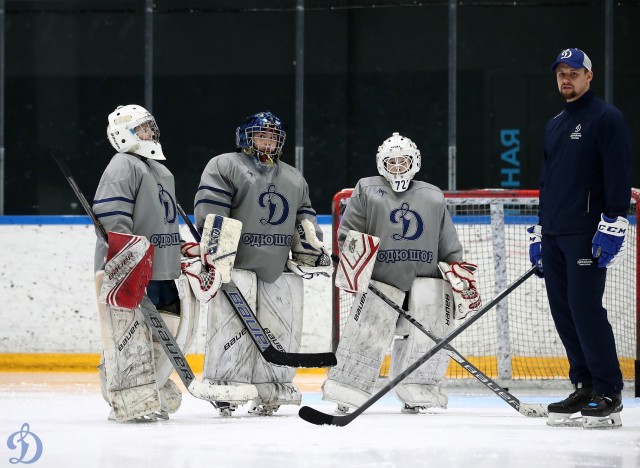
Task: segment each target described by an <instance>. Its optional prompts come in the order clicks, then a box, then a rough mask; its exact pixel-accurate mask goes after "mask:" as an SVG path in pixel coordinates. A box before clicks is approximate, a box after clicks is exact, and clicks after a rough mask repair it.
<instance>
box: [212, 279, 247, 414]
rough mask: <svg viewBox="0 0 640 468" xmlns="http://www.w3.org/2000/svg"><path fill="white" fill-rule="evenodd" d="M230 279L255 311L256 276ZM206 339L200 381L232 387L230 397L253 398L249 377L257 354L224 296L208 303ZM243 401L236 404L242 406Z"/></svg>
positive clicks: (219, 296) (243, 327)
mask: <svg viewBox="0 0 640 468" xmlns="http://www.w3.org/2000/svg"><path fill="white" fill-rule="evenodd" d="M231 278H232V279H233V282H234V283H235V284H236V286H237V287H238V289H239V290H240V292H241V293H242V294H243V296H244V298H245V299H246V300H247V304H249V305H250V306H251V308H252V309H253V310H255V309H256V302H257V301H256V295H257V289H258V287H257V282H258V280H257V278H256V274H255V273H253V272H252V271H246V270H238V269H234V270H233V272H232V273H231ZM206 335H207V336H206V342H205V356H204V368H203V372H202V377H203V380H204V381H205V382H207V383H211V384H216V385H233V386H235V387H237V388H235V389H234V393H237V394H239V395H240V394H247V395H255V394H256V389H255V386H254V385H253V384H251V376H252V375H253V368H254V365H255V359H256V354H257V353H258V351H257V349H256V346H255V344H254V343H253V341H252V339H251V336H249V334H248V332H247V329H246V328H245V326H244V324H243V323H242V321H241V320H240V319H239V318H238V316H237V315H236V313H235V312H234V310H233V308H232V307H231V304H230V303H229V301H228V300H227V298H226V297H225V296H224V294H218V295H217V296H216V297H215V298H213V300H212V301H211V302H209V305H208V310H207V334H206ZM243 389H244V390H246V391H242V390H243ZM235 390H238V392H236V391H235ZM247 401H249V400H248V399H247V400H244V401H237V403H238V404H244V403H246V402H247Z"/></svg>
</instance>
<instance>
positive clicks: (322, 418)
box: [298, 266, 536, 426]
mask: <svg viewBox="0 0 640 468" xmlns="http://www.w3.org/2000/svg"><path fill="white" fill-rule="evenodd" d="M535 271H536V267H535V266H534V267H532V268H531V269H530V270H528V271H527V272H526V273H525V274H523V275H522V276H521V277H520V278H518V279H517V280H515V281H514V282H513V283H512V284H511V285H509V286H508V287H507V288H506V289H505V290H504V291H502V292H501V293H500V294H498V295H497V296H496V297H495V298H493V299H492V300H491V302H489V303H488V304H487V305H486V306H484V307H483V308H482V309H480V310H479V311H478V312H477V313H476V314H475V315H474V316H472V317H471V318H469V319H468V320H467V321H466V322H465V323H463V324H462V325H460V326H459V327H458V328H456V329H455V330H454V331H452V332H451V333H449V334H448V335H447V336H445V337H444V338H443V339H442V340H440V341H439V342H438V343H437V344H436V345H435V346H434V347H433V348H431V349H430V350H429V351H427V352H426V353H425V354H423V355H422V356H421V357H420V358H419V359H418V360H417V361H416V362H414V363H413V364H411V365H410V366H409V367H407V368H406V369H405V370H404V371H402V372H401V373H400V374H398V376H397V377H396V378H395V379H393V380H392V381H391V382H389V383H388V384H387V385H385V386H384V387H383V388H382V389H380V391H379V392H378V393H376V394H375V395H373V396H372V397H371V398H369V399H368V400H367V401H365V402H364V403H363V404H362V406H360V407H359V408H357V409H356V410H355V411H354V412H353V413H350V414H347V415H345V416H335V415H330V414H326V413H323V412H321V411H318V410H316V409H314V408H311V407H310V406H303V407H302V408H300V411H298V415H299V416H300V417H301V418H302V419H304V420H305V421H307V422H309V423H311V424H315V425H318V426H319V425H325V424H326V425H333V426H346V425H347V424H349V423H350V422H351V421H353V420H354V419H355V418H357V417H358V416H360V415H361V414H362V413H364V412H365V411H366V410H367V409H368V408H369V407H370V406H372V405H373V404H374V403H375V402H376V401H378V400H379V399H380V398H382V397H383V396H384V395H386V394H387V393H388V392H389V391H390V390H391V389H392V388H393V387H395V386H396V385H398V384H399V383H400V382H401V381H402V380H403V379H404V378H405V377H407V376H408V375H409V374H411V373H412V372H413V371H415V370H416V369H417V368H418V367H420V366H421V365H422V364H424V363H425V362H426V361H427V360H428V359H430V358H431V357H432V356H433V355H434V354H436V353H437V352H438V351H440V350H441V349H442V348H444V347H445V346H447V345H448V344H449V343H450V342H451V341H452V340H453V339H454V338H456V337H457V336H458V335H459V334H460V333H462V332H463V331H465V330H466V329H467V328H469V327H470V326H471V325H473V324H474V323H475V322H476V321H478V320H479V319H480V317H482V316H483V315H484V314H486V313H487V312H488V311H489V310H490V309H491V308H493V306H495V305H496V304H497V303H498V302H500V301H501V300H502V299H504V298H505V297H506V296H507V295H509V293H511V291H513V290H514V289H516V288H517V287H518V286H520V285H521V284H522V283H524V282H525V281H526V280H527V279H528V278H529V277H530V276H531V275H533V274H534V273H535Z"/></svg>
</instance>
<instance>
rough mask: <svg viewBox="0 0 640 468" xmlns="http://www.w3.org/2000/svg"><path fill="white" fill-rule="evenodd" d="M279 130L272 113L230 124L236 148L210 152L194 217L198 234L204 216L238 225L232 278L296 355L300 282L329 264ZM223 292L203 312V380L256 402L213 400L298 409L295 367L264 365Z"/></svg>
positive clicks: (261, 409) (227, 406) (225, 412)
mask: <svg viewBox="0 0 640 468" xmlns="http://www.w3.org/2000/svg"><path fill="white" fill-rule="evenodd" d="M285 136H286V134H285V130H284V125H283V124H282V122H281V121H280V119H278V118H277V117H276V116H275V115H273V114H272V113H271V112H266V111H265V112H258V113H256V114H252V115H250V116H249V117H247V118H246V119H245V120H244V122H243V123H242V124H241V125H240V126H239V127H238V128H237V130H236V149H237V151H233V152H229V153H223V154H219V155H217V156H214V157H213V158H211V160H210V161H209V162H208V164H207V165H206V167H205V168H204V170H203V171H202V177H201V178H200V183H199V184H198V190H197V193H196V197H195V200H194V216H195V225H196V228H197V229H200V230H203V229H204V228H205V226H208V224H209V223H208V221H207V218H208V217H209V219H211V216H210V215H217V216H218V217H226V218H232V219H234V220H236V221H239V223H236V224H241V225H242V227H241V234H240V240H239V243H238V248H237V252H236V256H235V260H234V263H233V269H232V271H231V273H230V277H231V278H230V279H232V280H233V282H234V283H235V285H236V286H237V287H238V289H239V290H240V291H241V292H242V295H243V296H244V297H245V299H246V301H247V304H248V305H249V307H251V308H252V309H253V310H254V311H255V313H256V316H257V318H258V320H259V321H260V324H261V325H262V327H263V328H264V329H265V330H267V329H268V330H269V332H268V333H269V339H271V340H273V342H274V343H279V344H278V346H282V348H283V350H284V351H287V352H289V353H297V352H298V351H299V350H300V345H301V339H302V317H303V313H302V311H303V310H304V301H303V299H304V287H303V285H302V280H303V279H311V278H314V277H318V276H324V275H329V274H330V273H331V271H332V265H331V258H330V256H329V253H328V251H327V250H326V249H325V247H324V245H323V244H322V238H323V233H322V230H321V229H320V226H319V225H318V219H317V216H316V211H315V210H314V209H313V206H312V205H311V201H310V199H309V186H308V185H307V182H306V180H305V179H304V177H303V176H302V174H301V173H300V171H298V170H297V169H296V168H295V167H292V166H291V165H289V164H287V162H286V161H281V160H280V156H281V154H282V146H283V145H284V140H285ZM227 221H228V220H227ZM221 237H223V236H222V234H221ZM327 279H328V278H327ZM223 296H224V295H223V294H218V296H217V297H216V298H214V299H213V300H212V301H211V302H210V303H209V307H208V310H207V317H208V321H207V336H206V340H205V349H204V354H205V358H204V366H203V371H202V378H203V380H204V381H206V382H207V383H213V382H215V383H216V384H219V385H225V386H227V387H233V388H234V389H237V390H238V391H244V392H245V394H247V395H248V394H249V393H251V392H253V393H255V394H257V398H255V397H254V398H249V397H247V398H245V399H244V401H241V400H237V399H236V400H233V401H230V400H226V401H224V400H220V401H218V400H216V401H215V403H214V406H215V407H216V408H217V409H218V411H219V414H220V415H221V416H224V417H228V416H231V415H232V414H233V412H234V411H235V409H236V408H237V407H238V406H240V405H243V404H245V403H248V401H249V400H250V399H253V402H252V404H251V408H250V410H249V412H250V413H251V414H255V415H259V416H260V415H262V416H267V415H271V414H273V413H274V412H275V411H277V410H278V408H279V407H280V406H282V405H299V404H300V401H301V398H302V394H301V393H300V390H299V389H298V388H297V387H296V385H295V384H294V383H293V377H294V376H295V369H293V368H290V367H277V366H273V365H271V364H270V363H268V362H267V361H265V359H264V358H263V357H262V355H261V354H260V353H259V352H258V349H257V347H256V346H255V344H254V343H253V341H252V340H251V339H250V338H249V336H248V334H246V328H245V326H244V324H243V322H242V321H241V320H240V319H239V318H238V317H237V316H236V315H235V312H234V308H233V307H232V305H231V303H230V302H229V300H228V299H227V298H226V297H223Z"/></svg>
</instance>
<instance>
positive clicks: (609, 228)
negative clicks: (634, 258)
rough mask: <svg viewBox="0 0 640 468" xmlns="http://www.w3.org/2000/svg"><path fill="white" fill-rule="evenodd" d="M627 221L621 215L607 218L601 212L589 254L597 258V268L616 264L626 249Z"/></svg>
mask: <svg viewBox="0 0 640 468" xmlns="http://www.w3.org/2000/svg"><path fill="white" fill-rule="evenodd" d="M628 227H629V221H627V219H626V218H623V217H622V216H618V217H617V218H609V217H607V216H605V215H604V214H602V215H601V216H600V223H598V230H597V231H596V234H595V236H593V246H592V249H591V255H592V256H593V258H597V259H598V268H609V267H613V266H615V265H617V264H618V263H619V262H620V260H621V259H622V258H623V257H624V256H625V253H626V251H627V242H626V234H627V229H628Z"/></svg>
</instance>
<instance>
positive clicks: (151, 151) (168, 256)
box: [93, 104, 220, 421]
mask: <svg viewBox="0 0 640 468" xmlns="http://www.w3.org/2000/svg"><path fill="white" fill-rule="evenodd" d="M107 137H108V139H109V143H111V145H112V146H113V148H114V149H115V150H116V151H117V153H116V154H115V155H114V156H113V157H112V158H111V160H110V161H109V164H108V165H107V168H106V169H105V170H104V173H103V174H102V177H101V179H100V183H99V185H98V188H97V190H96V194H95V197H94V200H93V211H94V212H95V214H96V216H97V218H98V219H99V220H100V222H101V223H102V225H103V226H104V228H105V229H106V230H107V231H108V233H109V245H108V246H106V245H105V244H104V243H103V241H102V239H101V238H100V237H98V240H97V242H96V249H95V271H96V276H95V283H96V290H97V292H98V295H99V298H98V302H99V314H100V325H101V330H102V341H103V359H102V362H101V364H100V367H99V369H100V377H101V382H102V389H103V395H104V398H105V400H106V401H107V402H108V403H109V405H110V406H111V415H110V416H109V419H113V420H116V421H130V420H135V421H155V420H156V419H157V418H158V417H160V418H163V419H167V418H168V414H169V413H172V412H174V411H176V410H177V409H178V407H179V406H180V402H181V392H180V390H179V388H178V387H177V386H176V384H175V383H174V382H173V381H172V380H170V379H169V376H170V374H171V372H172V371H173V366H172V365H171V362H170V361H169V359H168V358H167V356H166V354H165V353H164V351H163V350H162V348H161V347H160V345H158V344H154V343H153V341H152V338H151V336H152V335H151V331H150V329H149V328H148V327H147V325H146V323H145V321H144V317H143V315H142V313H141V311H140V309H139V304H140V301H141V300H142V297H143V295H144V294H145V293H146V294H147V295H148V296H149V299H150V300H151V302H153V304H154V305H155V306H156V307H157V309H158V310H159V311H160V312H161V313H162V316H163V318H164V320H165V322H166V323H167V326H168V328H169V329H170V330H171V331H172V332H173V334H174V336H175V337H176V342H177V343H178V344H179V345H180V346H182V347H183V348H187V347H188V346H189V344H190V342H191V341H192V339H193V336H194V333H195V330H196V329H197V318H198V313H199V307H198V305H197V301H196V299H195V297H194V292H193V291H192V290H191V289H190V287H189V281H188V280H187V279H186V278H187V276H186V275H184V274H182V271H181V265H184V267H185V271H186V270H187V269H189V271H190V272H191V273H192V274H193V273H195V274H205V275H208V277H211V279H212V281H211V287H210V288H209V290H208V291H198V290H197V289H196V293H197V294H198V296H199V297H200V298H201V299H202V300H204V301H206V300H208V298H210V296H211V295H213V294H215V290H216V285H217V286H219V285H220V281H219V279H218V281H217V282H216V281H215V279H216V272H215V270H210V269H205V268H204V267H202V265H201V264H200V261H199V260H198V261H197V264H196V262H194V261H189V262H187V263H184V262H181V238H180V232H179V229H178V210H177V204H176V197H175V184H174V178H173V174H171V172H170V171H169V169H167V168H166V167H165V166H164V165H163V164H162V163H161V162H160V161H163V160H165V156H164V153H163V151H162V147H161V145H160V141H159V138H160V131H159V129H158V126H157V124H156V121H155V119H154V118H153V116H152V115H151V114H150V113H149V112H148V111H147V110H146V109H145V108H144V107H142V106H139V105H135V104H132V105H127V106H119V107H118V108H117V109H115V110H114V111H113V112H112V113H111V114H109V117H108V127H107ZM145 286H146V290H145ZM154 348H155V349H154Z"/></svg>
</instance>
